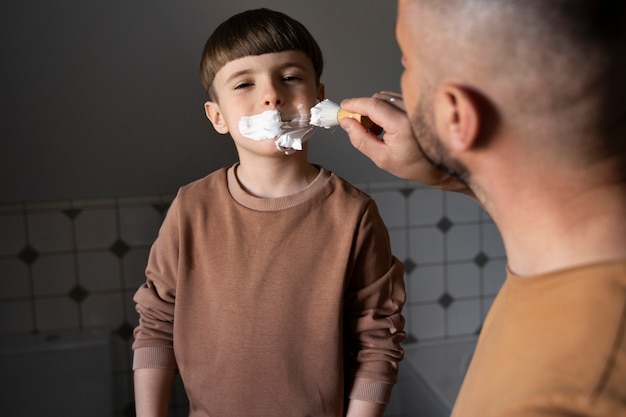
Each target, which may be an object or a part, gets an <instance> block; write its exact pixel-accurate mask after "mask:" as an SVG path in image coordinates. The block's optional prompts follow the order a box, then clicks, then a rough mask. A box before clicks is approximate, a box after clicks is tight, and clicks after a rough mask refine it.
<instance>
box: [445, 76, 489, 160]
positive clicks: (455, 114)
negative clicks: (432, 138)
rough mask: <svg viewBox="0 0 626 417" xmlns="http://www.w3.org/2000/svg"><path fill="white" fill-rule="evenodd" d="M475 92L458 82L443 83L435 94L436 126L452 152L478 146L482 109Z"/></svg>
mask: <svg viewBox="0 0 626 417" xmlns="http://www.w3.org/2000/svg"><path fill="white" fill-rule="evenodd" d="M479 109H480V108H479V106H478V103H477V101H476V100H475V98H474V95H473V94H472V92H471V91H470V90H469V89H467V88H466V87H463V86H460V85H458V84H453V83H446V84H444V85H442V86H441V87H440V88H439V90H438V91H437V93H436V97H435V109H434V111H435V125H436V129H437V133H438V135H439V137H440V138H441V139H442V140H444V141H445V143H447V144H448V146H449V148H450V149H451V150H452V151H457V152H459V151H466V150H469V149H471V148H473V147H475V146H477V145H478V133H479V129H480V110H479Z"/></svg>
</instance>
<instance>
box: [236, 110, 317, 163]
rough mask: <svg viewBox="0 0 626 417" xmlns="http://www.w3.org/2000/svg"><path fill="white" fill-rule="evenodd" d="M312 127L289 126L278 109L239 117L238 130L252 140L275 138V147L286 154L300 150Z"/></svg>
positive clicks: (311, 132) (309, 135)
mask: <svg viewBox="0 0 626 417" xmlns="http://www.w3.org/2000/svg"><path fill="white" fill-rule="evenodd" d="M313 129H314V127H311V126H308V125H307V126H305V127H294V128H292V127H290V126H289V124H288V123H285V122H283V121H282V119H281V116H280V113H279V111H278V110H275V109H274V110H267V111H264V112H263V113H259V114H255V115H252V116H243V117H242V118H241V119H239V132H240V133H241V134H242V135H243V136H245V137H247V138H249V139H252V140H264V139H275V140H276V149H278V150H279V151H280V152H285V153H286V154H288V155H289V154H292V153H294V152H295V151H301V150H302V144H303V143H304V142H305V141H306V140H308V139H309V138H310V137H311V136H312V134H313Z"/></svg>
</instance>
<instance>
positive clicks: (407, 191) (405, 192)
mask: <svg viewBox="0 0 626 417" xmlns="http://www.w3.org/2000/svg"><path fill="white" fill-rule="evenodd" d="M398 191H400V194H402V195H403V196H405V197H408V196H410V195H411V194H413V191H415V188H408V187H407V188H400V189H399V190H398Z"/></svg>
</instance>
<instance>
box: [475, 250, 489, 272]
mask: <svg viewBox="0 0 626 417" xmlns="http://www.w3.org/2000/svg"><path fill="white" fill-rule="evenodd" d="M487 262H489V257H488V256H487V255H485V254H484V253H483V252H479V253H478V255H476V257H474V263H475V264H476V265H477V266H478V267H479V268H482V267H484V266H485V265H487Z"/></svg>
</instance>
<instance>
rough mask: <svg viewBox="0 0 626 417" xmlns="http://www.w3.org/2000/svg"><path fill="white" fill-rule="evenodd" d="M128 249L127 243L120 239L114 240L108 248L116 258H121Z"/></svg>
mask: <svg viewBox="0 0 626 417" xmlns="http://www.w3.org/2000/svg"><path fill="white" fill-rule="evenodd" d="M129 249H130V247H129V246H128V244H127V243H126V242H124V241H123V240H121V239H118V240H116V241H115V243H114V244H113V245H112V246H111V248H110V250H111V252H113V253H114V254H115V256H117V257H118V258H123V257H124V255H126V254H127V253H128V250H129Z"/></svg>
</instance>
